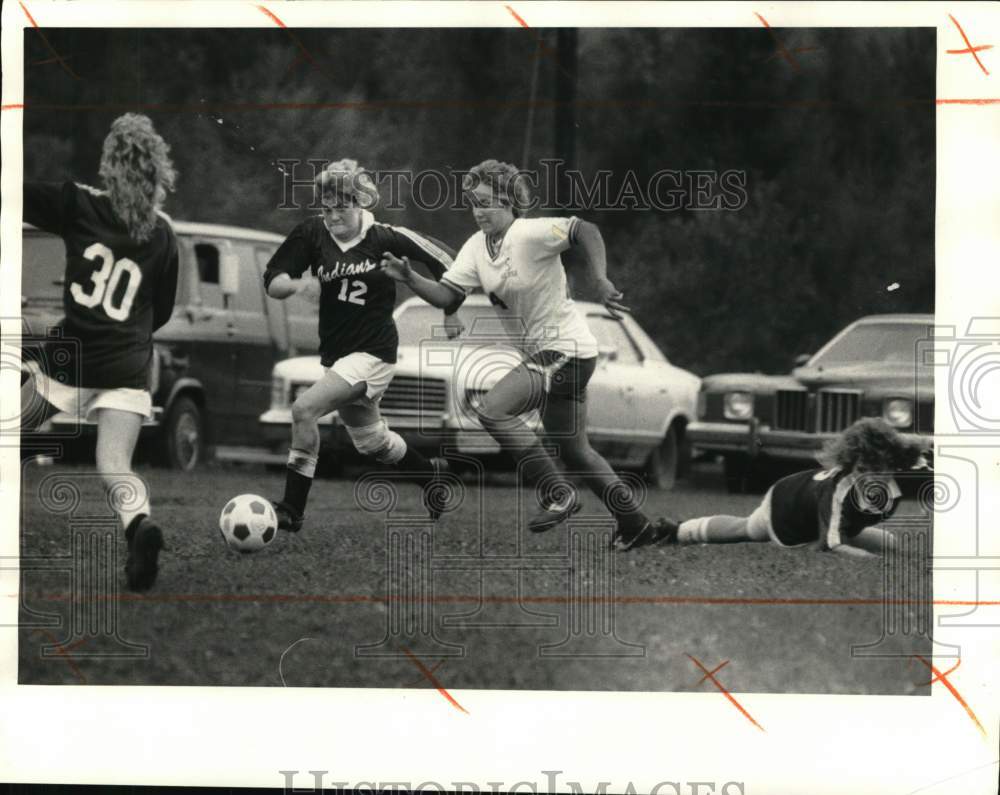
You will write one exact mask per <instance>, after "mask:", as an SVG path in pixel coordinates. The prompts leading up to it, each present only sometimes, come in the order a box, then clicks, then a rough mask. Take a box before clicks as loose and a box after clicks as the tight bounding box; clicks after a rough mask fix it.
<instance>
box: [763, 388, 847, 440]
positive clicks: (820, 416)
mask: <svg viewBox="0 0 1000 795" xmlns="http://www.w3.org/2000/svg"><path fill="white" fill-rule="evenodd" d="M859 416H861V393H860V392H858V391H856V390H849V389H821V390H819V391H818V392H816V393H815V394H812V395H811V394H810V393H808V392H806V391H805V390H801V389H779V390H778V393H777V411H776V414H775V420H774V427H775V428H776V429H777V430H782V431H804V432H806V433H839V432H840V431H842V430H844V428H846V427H847V426H849V425H850V424H851V423H853V422H854V421H855V420H856V419H857V418H858V417H859Z"/></svg>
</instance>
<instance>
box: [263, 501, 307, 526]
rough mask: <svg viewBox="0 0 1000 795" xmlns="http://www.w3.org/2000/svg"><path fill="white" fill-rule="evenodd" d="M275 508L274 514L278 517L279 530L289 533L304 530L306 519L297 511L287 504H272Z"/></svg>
mask: <svg viewBox="0 0 1000 795" xmlns="http://www.w3.org/2000/svg"><path fill="white" fill-rule="evenodd" d="M271 505H273V506H274V513H275V514H276V515H277V517H278V529H279V530H287V531H288V532H289V533H297V532H299V530H301V529H302V524H303V522H305V520H306V517H305V516H304V515H303V514H300V513H299V512H298V511H296V510H295V509H294V508H293V507H292V506H291V505H289V504H288V503H286V502H280V501H279V502H273V501H272V502H271Z"/></svg>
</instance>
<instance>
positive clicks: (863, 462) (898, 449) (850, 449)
mask: <svg viewBox="0 0 1000 795" xmlns="http://www.w3.org/2000/svg"><path fill="white" fill-rule="evenodd" d="M924 452H925V451H924V448H923V446H922V445H921V444H919V443H918V442H915V441H914V442H911V441H909V440H907V439H906V438H904V437H903V435H902V434H901V433H900V432H899V431H897V430H896V429H895V428H893V427H892V426H891V425H890V424H889V423H888V422H886V421H885V420H883V419H881V418H880V417H865V418H863V419H860V420H858V421H857V422H855V423H854V424H853V425H851V426H850V427H849V428H848V429H847V430H845V431H844V432H843V433H842V434H840V436H838V437H836V438H834V439H831V440H830V441H829V442H827V443H826V445H825V446H824V448H823V451H822V453H821V454H820V456H819V461H820V463H821V464H822V465H823V466H825V467H840V468H841V469H843V470H845V471H849V470H852V469H856V468H857V469H862V470H864V471H866V472H883V473H885V472H904V471H906V470H908V469H912V468H913V467H915V466H916V465H917V464H918V463H919V461H920V458H921V456H922V455H923V454H924Z"/></svg>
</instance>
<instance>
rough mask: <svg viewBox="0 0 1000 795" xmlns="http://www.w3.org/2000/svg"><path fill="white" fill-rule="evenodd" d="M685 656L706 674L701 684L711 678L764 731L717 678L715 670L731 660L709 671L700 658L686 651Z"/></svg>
mask: <svg viewBox="0 0 1000 795" xmlns="http://www.w3.org/2000/svg"><path fill="white" fill-rule="evenodd" d="M684 656H685V657H687V658H688V659H689V660H690V661H691V662H693V663H694V664H695V665H697V666H698V667H699V668H700V669H701V671H702V673H703V674H705V675H704V676H703V677H702V678H701V679H700V680H699V682H698V684H699V685H700V684H701V683H702V682H704V681H705V680H706V679H709V680H711V682H712V684H713V685H715V686H716V687H717V688H719V692H720V693H722V695H724V696H725V697H726V698H728V699H729V701H730V703H731V704H732V705H733V706H734V707H736V709H738V710H739V711H740V712H742V713H743V716H744V717H745V718H746V719H747V720H748V721H750V722H751V723H752V724H753V725H754V726H756V727H757V728H758V729H760V730H761V731H764V727H763V726H761V725H760V724H759V723H757V721H755V720H754V719H753V716H752V715H751V714H750V713H749V712H747V711H746V710H745V709H744V708H743V705H742V704H740V702H739V701H737V700H736V699H735V698H733V695H732V693H730V692H729V691H728V690H726V688H725V687H724V686H723V684H722V683H721V682H720V681H719V680H718V679H716V678H715V672H716V671H718V670H720V669H721V668H722V667H723V666H724V665H726V664H727V663H728V662H729V660H726V661H725V662H724V663H722V664H720V665H717V666H716V667H715V668H714V669H713V670H711V671H709V670H708V669H707V668H706V667H705V666H704V665H702V663H701V661H700V660H698V659H696V658H694V657H692V656H691V655H690V654H687V653H686V652H685V654H684ZM765 733H766V732H765Z"/></svg>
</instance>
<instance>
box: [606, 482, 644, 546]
mask: <svg viewBox="0 0 1000 795" xmlns="http://www.w3.org/2000/svg"><path fill="white" fill-rule="evenodd" d="M601 501H602V502H603V503H604V507H605V508H607V509H608V511H609V512H610V513H611V515H612V516H614V517H615V519H617V520H618V527H619V529H620V530H622V532H624V533H637V532H638V531H639V530H641V529H642V528H643V527H645V526H646V524H647V523H648V522H649V517H647V516H646V514H644V513H643V512H642V510H641V509H640V507H639V504H638V503H637V501H636V499H635V492H633V491H632V489H631V488H630V487H629V486H628V484H627V483H625V482H623V481H621V480H619V481H618V482H617V483H615V484H614V485H612V486H610V487H609V488H607V489H606V490H605V492H604V494H603V495H602V498H601Z"/></svg>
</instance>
